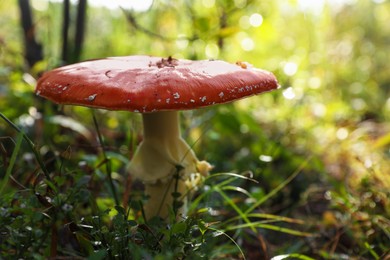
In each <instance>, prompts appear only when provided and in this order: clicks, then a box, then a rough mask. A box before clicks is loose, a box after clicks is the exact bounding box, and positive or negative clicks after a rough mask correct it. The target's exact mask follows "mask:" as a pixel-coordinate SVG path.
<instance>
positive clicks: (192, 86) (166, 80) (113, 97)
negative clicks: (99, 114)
mask: <svg viewBox="0 0 390 260" xmlns="http://www.w3.org/2000/svg"><path fill="white" fill-rule="evenodd" d="M277 87H278V83H277V80H276V78H275V76H274V75H273V74H272V73H270V72H267V71H264V70H259V69H255V68H250V66H249V65H248V64H246V63H237V64H230V63H227V62H224V61H219V60H201V61H190V60H181V59H180V60H178V59H173V58H171V57H169V58H168V59H162V58H158V57H150V56H127V57H112V58H106V59H100V60H92V61H85V62H80V63H76V64H72V65H68V66H64V67H61V68H57V69H54V70H52V71H49V72H46V73H45V74H44V75H43V76H42V77H41V78H40V79H39V81H38V85H37V88H36V94H37V95H39V96H43V97H45V98H48V99H50V100H52V101H54V102H56V103H59V104H71V105H82V106H88V107H96V108H104V109H109V110H129V111H134V112H142V113H147V112H155V111H165V110H186V109H194V108H198V107H205V106H210V105H214V104H219V103H226V102H230V101H234V100H237V99H241V98H244V97H247V96H251V95H255V94H259V93H262V92H265V91H269V90H272V89H276V88H277Z"/></svg>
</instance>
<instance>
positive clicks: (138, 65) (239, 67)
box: [36, 56, 278, 218]
mask: <svg viewBox="0 0 390 260" xmlns="http://www.w3.org/2000/svg"><path fill="white" fill-rule="evenodd" d="M277 86H278V84H277V80H276V78H275V77H274V75H273V74H272V73H270V72H267V71H264V70H260V69H256V68H253V67H252V66H251V65H249V64H247V63H236V64H230V63H227V62H224V61H219V60H201V61H191V60H178V59H173V58H171V57H169V58H167V59H164V58H159V57H151V56H127V57H111V58H106V59H100V60H92V61H85V62H81V63H77V64H73V65H68V66H64V67H61V68H57V69H54V70H52V71H50V72H46V73H45V74H44V75H43V76H42V77H41V78H40V79H39V81H38V85H37V88H36V94H37V95H39V96H42V97H45V98H47V99H50V100H52V101H54V102H56V103H59V104H68V105H81V106H88V107H93V108H104V109H109V110H128V111H132V112H138V113H142V118H143V141H142V142H141V143H140V145H139V146H138V148H137V150H136V152H135V154H134V156H133V158H132V159H131V162H130V166H129V172H130V174H132V175H133V176H134V177H135V178H137V179H139V180H141V181H142V182H143V183H144V184H145V193H146V194H147V195H148V196H149V197H150V198H149V200H148V201H147V203H146V205H145V213H146V216H147V218H151V217H153V216H160V217H162V218H166V217H167V216H168V214H169V211H170V210H171V209H175V208H176V206H177V205H178V203H177V202H178V201H183V205H180V206H181V209H180V212H181V213H182V214H186V203H185V202H186V198H185V197H186V195H187V194H188V193H189V190H190V189H191V188H193V187H191V185H192V186H193V185H196V181H193V180H194V179H201V177H202V176H206V175H207V174H208V172H209V171H210V169H211V167H210V164H209V163H207V162H206V161H199V160H198V158H197V157H196V155H195V153H194V151H193V150H192V149H191V147H190V146H189V145H188V144H187V143H186V142H185V141H184V140H183V139H182V137H181V134H180V125H179V115H178V111H180V110H188V109H196V108H201V107H206V106H211V105H214V104H220V103H227V102H231V101H234V100H237V99H241V98H244V97H248V96H252V95H255V94H259V93H262V92H265V91H270V90H273V89H275V88H277ZM179 194H180V197H179ZM179 198H180V200H179Z"/></svg>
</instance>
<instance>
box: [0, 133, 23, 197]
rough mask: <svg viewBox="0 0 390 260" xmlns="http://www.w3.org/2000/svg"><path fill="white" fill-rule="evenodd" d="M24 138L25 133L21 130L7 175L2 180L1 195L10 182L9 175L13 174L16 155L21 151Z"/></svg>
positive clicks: (0, 184)
mask: <svg viewBox="0 0 390 260" xmlns="http://www.w3.org/2000/svg"><path fill="white" fill-rule="evenodd" d="M22 140H23V133H22V132H19V133H18V136H17V140H16V144H15V148H14V151H13V152H12V155H11V160H10V162H9V165H8V168H7V171H6V173H5V176H4V179H3V180H2V181H1V182H0V195H1V194H2V193H3V190H4V188H5V186H6V185H7V183H8V180H9V177H10V176H11V172H12V169H13V167H14V165H15V161H16V156H17V154H18V153H19V150H20V146H21V145H22Z"/></svg>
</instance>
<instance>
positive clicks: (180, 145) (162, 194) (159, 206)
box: [129, 111, 208, 218]
mask: <svg viewBox="0 0 390 260" xmlns="http://www.w3.org/2000/svg"><path fill="white" fill-rule="evenodd" d="M142 116H143V126H144V139H143V141H142V142H141V143H140V145H139V147H138V148H137V150H136V152H135V154H134V157H133V158H132V160H131V162H130V166H129V170H130V173H131V174H132V175H133V176H134V177H135V178H138V179H140V180H141V181H143V183H144V184H145V193H146V195H148V196H149V199H148V201H147V203H146V204H145V214H146V217H147V218H151V217H153V216H160V217H162V218H166V217H168V215H169V210H170V209H177V208H176V206H177V205H178V203H177V202H178V201H179V200H180V201H181V202H182V203H181V204H183V206H182V207H181V208H180V210H179V212H180V213H182V214H186V211H187V210H186V200H187V197H188V196H187V194H188V191H189V188H187V186H186V181H187V183H188V180H189V179H190V177H191V174H196V173H197V172H198V169H197V166H198V165H199V163H200V162H199V161H198V159H197V157H196V155H195V153H194V152H193V150H192V149H191V147H190V146H189V145H188V144H187V143H186V142H185V141H184V140H183V139H182V138H181V136H180V124H179V115H178V112H176V111H168V112H167V111H164V112H155V113H147V114H146V113H145V114H143V115H142ZM207 165H208V164H207ZM207 172H208V171H207ZM206 174H207V173H206ZM190 186H191V185H190ZM177 193H180V194H181V196H180V197H179V198H178V197H177V196H175V197H174V196H172V194H175V195H177ZM174 204H175V206H174Z"/></svg>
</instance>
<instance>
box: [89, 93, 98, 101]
mask: <svg viewBox="0 0 390 260" xmlns="http://www.w3.org/2000/svg"><path fill="white" fill-rule="evenodd" d="M96 96H97V94H93V95H90V96H89V97H88V101H94V100H95V98H96Z"/></svg>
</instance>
